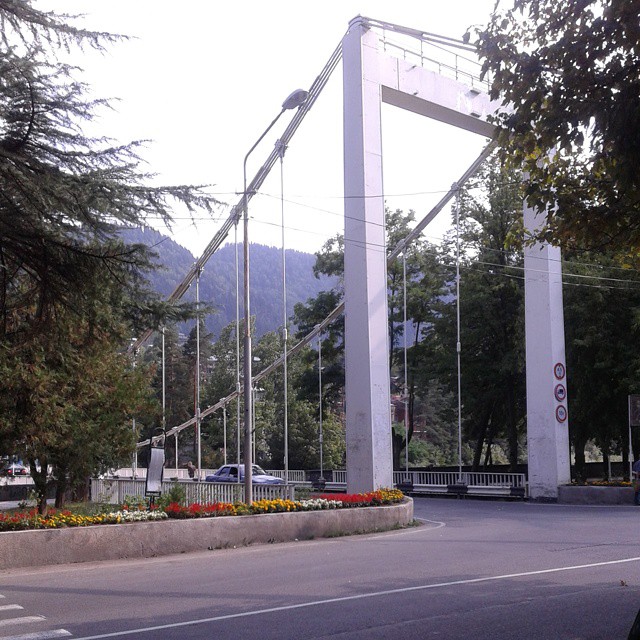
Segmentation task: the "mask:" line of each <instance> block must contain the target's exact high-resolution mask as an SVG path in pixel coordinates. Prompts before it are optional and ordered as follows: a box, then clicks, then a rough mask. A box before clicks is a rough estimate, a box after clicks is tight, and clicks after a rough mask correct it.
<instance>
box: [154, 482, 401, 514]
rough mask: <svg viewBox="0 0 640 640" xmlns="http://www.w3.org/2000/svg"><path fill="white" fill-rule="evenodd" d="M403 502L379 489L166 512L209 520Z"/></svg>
mask: <svg viewBox="0 0 640 640" xmlns="http://www.w3.org/2000/svg"><path fill="white" fill-rule="evenodd" d="M402 498H403V493H402V491H398V490H397V489H379V490H378V491H371V492H370V493H357V494H347V495H333V494H323V495H320V496H318V497H317V498H312V499H309V500H257V501H256V502H253V503H252V504H251V506H249V505H247V504H245V503H243V502H236V503H235V504H230V503H225V502H216V503H213V504H198V503H194V504H191V505H189V506H188V507H183V506H181V505H179V504H178V503H176V502H172V503H171V504H169V505H168V506H167V507H165V509H164V512H165V513H166V514H167V516H168V517H169V518H182V519H184V518H209V517H213V516H244V515H258V514H261V513H287V512H292V511H319V510H322V509H344V508H348V507H375V506H378V505H383V504H396V503H398V502H401V501H402Z"/></svg>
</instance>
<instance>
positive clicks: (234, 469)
mask: <svg viewBox="0 0 640 640" xmlns="http://www.w3.org/2000/svg"><path fill="white" fill-rule="evenodd" d="M251 469H252V471H253V473H252V476H251V482H252V483H254V484H284V480H283V479H282V478H277V477H276V476H272V475H269V474H268V473H267V472H266V471H265V470H264V469H263V468H262V467H259V466H258V465H257V464H252V465H251ZM205 481H206V482H238V465H237V464H225V465H223V466H222V467H220V468H219V469H218V470H217V471H216V472H215V473H214V474H212V475H210V476H207V477H206V478H205ZM239 481H240V482H244V465H243V464H241V465H240V480H239Z"/></svg>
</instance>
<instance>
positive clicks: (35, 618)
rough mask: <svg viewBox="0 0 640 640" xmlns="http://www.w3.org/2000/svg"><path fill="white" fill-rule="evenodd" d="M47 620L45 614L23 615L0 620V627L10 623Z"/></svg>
mask: <svg viewBox="0 0 640 640" xmlns="http://www.w3.org/2000/svg"><path fill="white" fill-rule="evenodd" d="M43 620H46V618H45V617H44V616H23V617H22V618H9V619H8V620H0V627H7V626H9V625H10V624H26V623H27V622H42V621H43Z"/></svg>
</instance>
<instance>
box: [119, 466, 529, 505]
mask: <svg viewBox="0 0 640 640" xmlns="http://www.w3.org/2000/svg"><path fill="white" fill-rule="evenodd" d="M213 472H214V470H213V469H203V470H202V476H201V477H202V478H204V477H205V476H207V475H210V474H212V473H213ZM267 473H269V474H271V475H274V476H277V477H279V478H283V479H284V470H283V469H269V470H267ZM115 475H117V476H118V477H119V478H120V479H121V480H123V481H126V480H129V481H130V480H131V479H132V470H131V469H130V468H123V469H118V471H117V472H116V474H115ZM145 475H146V469H144V468H139V469H137V470H136V477H137V479H138V482H140V485H141V488H138V489H137V491H139V492H140V493H133V491H129V493H128V494H127V493H126V491H127V490H128V489H127V488H122V489H121V490H120V492H121V493H122V492H125V493H124V494H123V495H143V494H144V476H145ZM316 475H317V473H316V474H314V475H313V477H314V478H315V476H316ZM186 476H187V470H186V469H177V470H176V469H165V470H164V478H165V479H166V480H167V481H166V482H165V486H166V487H167V488H168V487H170V485H171V483H170V482H169V479H170V478H171V479H173V478H178V479H179V480H178V481H179V482H184V486H186V487H188V489H187V491H188V495H187V497H188V498H189V499H190V498H191V496H192V495H193V496H194V497H197V498H198V499H199V500H201V501H202V500H206V501H218V500H220V501H223V502H233V501H234V500H237V499H239V500H242V498H238V497H237V495H238V494H237V493H233V491H236V490H237V489H230V488H229V486H230V485H225V484H224V483H221V484H220V486H221V487H227V488H226V489H224V488H222V489H219V490H216V491H217V493H211V494H210V493H207V490H205V489H202V488H200V489H197V488H194V487H207V486H211V485H214V484H216V483H209V482H193V481H192V480H187V479H186ZM288 476H289V481H288V483H287V486H288V487H290V488H291V492H292V493H291V495H293V487H308V488H310V487H312V486H314V485H313V484H312V479H313V478H312V477H310V474H309V472H307V471H304V470H300V469H289V472H288ZM323 476H324V478H325V480H326V484H325V489H327V490H334V491H344V490H345V489H346V488H347V472H346V471H345V470H344V469H328V470H325V471H324V473H323ZM393 483H394V486H396V487H398V486H400V487H402V488H404V487H407V486H408V487H410V491H411V492H412V493H427V494H428V493H445V494H446V493H448V494H457V495H462V494H469V495H485V496H512V497H526V495H527V479H526V476H525V474H524V473H504V472H499V473H493V472H488V471H463V472H462V473H460V472H459V471H409V472H407V471H394V472H393ZM233 486H234V487H238V485H233ZM278 486H279V485H271V487H274V488H277V487H278ZM123 487H126V484H123ZM267 488H268V487H265V486H264V485H255V486H254V493H255V495H256V496H257V497H256V499H261V498H262V497H265V496H263V495H262V492H264V491H265V490H267ZM256 490H257V492H256ZM198 491H200V493H198ZM278 491H280V490H279V489H278ZM218 496H220V497H218ZM274 497H276V496H274ZM277 497H281V496H280V494H279V493H278V494H277Z"/></svg>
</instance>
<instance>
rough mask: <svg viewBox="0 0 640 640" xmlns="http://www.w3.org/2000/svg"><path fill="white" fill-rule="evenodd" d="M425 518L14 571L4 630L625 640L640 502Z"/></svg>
mask: <svg viewBox="0 0 640 640" xmlns="http://www.w3.org/2000/svg"><path fill="white" fill-rule="evenodd" d="M415 515H416V517H417V518H419V519H421V521H422V523H421V526H418V527H413V528H409V529H406V530H401V531H393V532H388V533H384V534H376V535H365V536H352V537H344V538H333V539H329V540H314V541H304V542H294V543H287V544H279V545H266V546H256V547H249V548H241V549H227V550H216V551H211V552H205V553H197V554H185V555H180V556H171V557H163V558H153V559H150V560H132V561H118V562H103V563H91V564H86V565H65V566H61V567H48V568H44V569H40V570H33V569H28V570H11V571H3V572H0V638H1V639H6V638H20V639H23V638H24V639H25V640H26V639H27V638H29V639H32V640H45V639H48V638H63V637H69V638H76V639H84V640H88V639H89V638H123V639H125V640H128V639H132V638H140V639H141V640H145V639H149V640H153V639H162V640H174V639H175V640H177V639H181V640H182V639H184V638H189V639H192V640H200V639H202V640H204V639H206V640H211V639H215V640H223V639H226V638H229V639H233V640H238V639H243V640H247V639H254V638H255V639H256V640H258V639H259V640H272V639H273V640H287V639H292V640H293V639H295V640H299V639H307V638H310V639H311V638H313V639H328V638H331V639H334V640H337V639H340V640H356V639H357V640H369V639H373V640H378V639H383V638H389V639H394V640H397V639H414V638H416V639H418V638H419V639H423V638H438V639H446V640H456V639H462V638H464V639H465V640H468V639H469V638H472V639H474V640H484V639H486V640H489V639H491V640H496V639H503V638H504V639H545V640H547V639H556V638H557V639H560V638H562V639H571V640H577V639H593V640H596V639H598V640H600V639H607V640H614V639H617V638H620V639H626V637H627V634H628V632H629V629H630V627H631V624H632V622H633V619H634V617H635V615H636V613H637V611H638V609H639V608H640V545H639V544H638V539H639V537H640V526H639V525H640V509H638V508H634V507H633V506H628V507H627V506H621V507H619V506H618V507H582V506H559V505H538V504H530V503H523V502H495V501H479V500H471V499H467V500H451V499H437V498H417V499H416V501H415Z"/></svg>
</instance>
